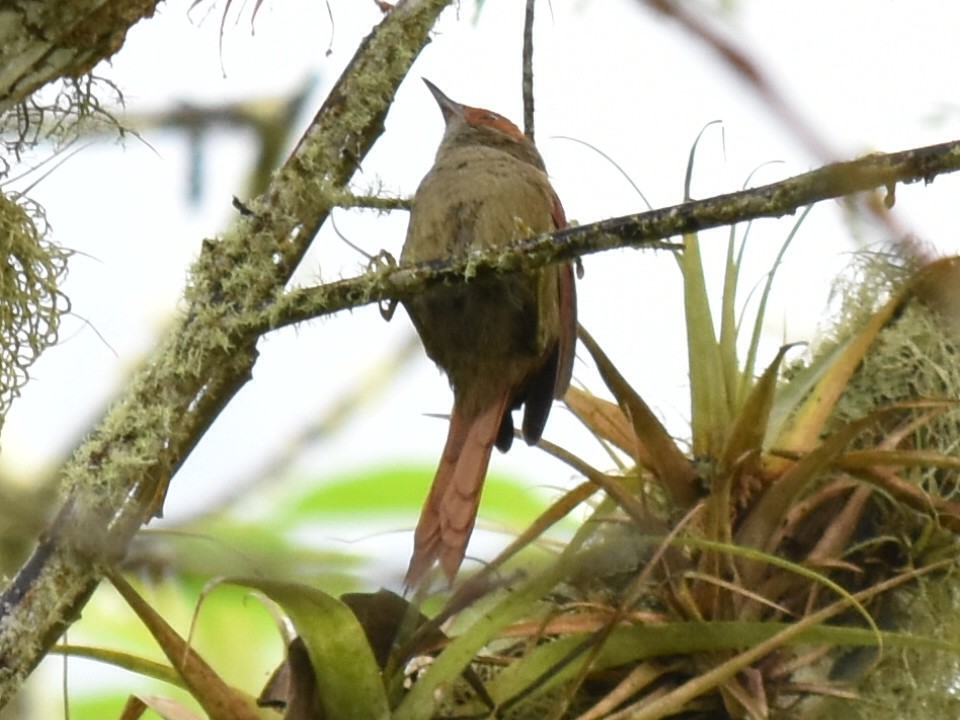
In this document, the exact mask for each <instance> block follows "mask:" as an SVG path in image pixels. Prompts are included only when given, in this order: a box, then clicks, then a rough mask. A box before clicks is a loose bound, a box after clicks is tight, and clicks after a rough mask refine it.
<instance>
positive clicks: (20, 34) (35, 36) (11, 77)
mask: <svg viewBox="0 0 960 720" xmlns="http://www.w3.org/2000/svg"><path fill="white" fill-rule="evenodd" d="M157 3H158V0H106V2H105V1H104V0H12V2H5V3H3V5H2V7H0V113H4V112H7V111H8V110H10V109H11V108H12V107H14V106H15V105H17V104H18V103H20V102H23V101H24V100H26V99H27V98H28V97H30V95H31V94H33V93H34V92H35V91H36V90H38V89H39V88H41V87H43V86H44V85H46V84H47V83H49V82H50V81H52V80H56V79H58V78H78V77H81V76H83V75H86V74H87V73H89V72H90V71H91V70H92V69H93V67H94V66H95V65H96V64H97V63H98V62H100V61H101V60H104V59H106V58H109V57H111V56H112V55H113V54H114V53H115V52H117V50H119V49H120V48H121V47H122V46H123V42H124V39H125V38H126V35H127V31H128V30H129V29H130V28H131V27H132V26H133V25H134V24H136V23H137V22H138V21H140V20H141V19H143V18H148V17H151V16H152V15H153V13H154V10H155V9H156V6H157Z"/></svg>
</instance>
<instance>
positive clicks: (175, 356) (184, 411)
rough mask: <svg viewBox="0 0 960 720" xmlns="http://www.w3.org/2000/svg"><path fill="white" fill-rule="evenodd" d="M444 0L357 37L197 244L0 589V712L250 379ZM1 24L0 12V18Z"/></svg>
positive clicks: (393, 16)
mask: <svg viewBox="0 0 960 720" xmlns="http://www.w3.org/2000/svg"><path fill="white" fill-rule="evenodd" d="M449 2H450V0H408V2H405V3H398V4H397V6H396V8H395V9H394V10H393V11H392V12H390V13H389V14H388V15H387V16H386V17H385V19H384V20H383V22H382V23H381V24H380V25H379V26H378V27H377V28H376V29H375V30H374V31H373V32H372V33H371V34H370V35H369V36H368V37H367V38H366V39H365V40H364V41H363V43H362V44H361V46H360V48H359V49H358V51H357V53H356V55H355V56H354V58H353V60H352V62H351V64H350V65H349V67H348V68H347V69H346V70H345V71H344V74H343V75H342V76H341V78H340V79H339V81H338V82H337V85H336V86H335V87H334V89H333V91H332V92H331V94H330V95H329V97H328V98H327V100H326V102H325V103H324V104H323V107H322V108H321V109H320V111H319V112H318V113H317V115H316V117H315V118H314V121H313V123H312V124H311V126H310V128H309V129H308V131H307V133H306V134H305V135H304V137H303V138H302V140H301V141H300V143H299V145H298V146H297V148H296V150H295V151H294V153H293V155H292V156H291V157H290V158H289V160H288V161H287V162H286V163H285V165H284V166H283V168H281V170H279V171H278V173H277V174H276V176H275V177H274V180H273V182H272V183H271V185H270V188H269V189H268V191H267V192H266V193H265V194H264V196H262V197H261V198H258V199H256V200H254V201H252V202H251V203H250V209H251V210H253V213H254V214H253V215H244V216H242V217H241V218H240V220H239V221H238V222H237V224H236V226H235V227H234V228H232V229H231V230H230V231H229V232H228V233H226V234H225V235H224V237H222V238H220V239H218V240H216V241H206V242H205V243H204V245H203V250H202V252H201V255H200V258H199V260H198V261H197V262H196V263H195V265H194V267H193V268H192V270H191V273H190V279H189V282H188V285H187V288H186V290H185V292H184V302H183V306H184V308H185V310H184V312H183V314H182V315H181V317H180V318H179V319H178V321H177V322H176V323H175V324H174V327H173V328H172V329H171V330H170V332H169V333H168V334H167V336H166V337H165V338H164V339H163V340H162V342H161V343H160V345H159V347H158V348H157V350H156V352H155V353H154V354H153V355H152V357H151V358H150V359H149V360H148V361H147V363H146V364H145V365H144V367H143V368H141V369H140V371H139V372H138V373H137V374H136V376H135V377H134V379H133V380H132V382H131V384H130V386H129V388H128V390H127V391H126V392H125V393H124V395H123V396H122V397H121V398H120V400H119V401H118V402H117V403H116V404H115V405H114V406H113V407H111V408H110V410H109V411H108V413H107V414H106V416H105V417H104V418H103V420H102V421H101V422H100V424H99V425H98V426H97V428H96V429H95V430H94V432H93V433H92V435H91V436H90V438H89V439H88V440H87V441H86V442H85V443H84V444H83V445H82V446H81V447H80V448H79V449H78V451H77V453H76V454H75V456H74V457H73V458H72V459H71V460H70V461H69V462H68V463H67V464H66V465H65V467H64V468H63V478H64V481H65V485H66V487H67V490H68V494H67V497H66V500H65V502H64V505H63V507H62V508H61V510H60V512H59V513H58V515H57V517H56V518H55V520H54V521H53V523H52V524H51V526H50V527H49V528H48V529H47V530H46V531H45V532H44V534H43V537H42V538H41V541H40V543H39V545H38V547H37V549H36V550H35V552H34V554H33V556H32V557H31V558H30V559H29V560H28V561H27V563H26V564H25V565H24V567H23V568H22V569H21V570H20V572H19V573H18V574H17V576H16V577H15V578H14V579H13V580H12V581H11V582H10V584H9V585H8V586H7V587H6V588H5V589H4V591H3V593H2V595H0V706H2V705H3V704H5V703H6V702H7V701H8V700H9V699H10V698H11V696H12V695H13V694H14V693H15V692H16V690H17V689H18V688H19V686H20V684H21V683H22V681H23V679H24V678H25V677H26V675H27V674H28V673H29V672H30V671H31V670H32V669H33V668H34V667H35V666H36V664H37V662H39V660H40V659H41V658H42V657H43V655H44V654H45V653H46V652H47V651H48V650H49V648H50V647H51V645H52V644H53V643H54V642H55V641H56V639H57V638H58V637H59V636H60V634H61V633H62V632H63V630H64V629H65V628H66V627H67V626H68V625H69V624H70V622H72V621H73V619H74V618H76V617H77V615H78V613H79V612H80V610H81V609H82V607H83V605H84V603H85V602H86V600H87V598H88V597H89V596H90V594H91V593H92V592H93V590H94V589H95V588H96V585H97V583H98V582H99V580H100V577H101V575H102V571H101V569H102V567H103V565H104V564H106V563H109V562H111V561H112V560H113V559H115V558H118V557H121V556H122V555H123V553H124V551H125V548H126V546H127V543H128V541H129V539H130V538H131V536H132V535H133V533H135V532H136V531H137V529H138V528H139V527H140V526H141V525H142V523H144V522H146V521H147V520H149V519H150V517H151V516H152V515H153V514H154V513H155V512H157V511H158V510H160V508H161V506H162V501H163V497H164V495H165V492H166V487H167V484H168V483H169V481H170V478H171V476H172V475H173V473H174V472H176V470H177V469H178V467H179V466H180V464H181V463H182V462H183V460H184V459H185V458H186V456H187V455H188V454H189V452H190V451H191V450H192V449H193V447H194V446H195V445H196V443H197V442H198V441H199V439H200V437H201V436H202V435H203V433H204V431H205V430H206V429H207V428H208V427H209V426H210V424H211V423H212V422H213V420H214V419H215V418H216V416H217V415H218V413H219V412H220V410H221V409H222V408H223V407H224V406H225V405H226V404H227V403H228V402H229V401H230V399H231V398H232V397H233V396H234V394H235V393H236V392H237V390H238V389H239V388H240V387H241V386H242V385H243V384H244V383H245V382H246V381H247V379H248V378H249V377H250V373H251V369H252V367H253V364H254V362H255V360H256V355H257V352H256V342H257V339H258V338H259V333H260V332H261V331H262V326H261V325H260V324H258V322H257V320H258V319H259V317H260V313H261V312H262V308H264V307H267V306H269V305H270V304H271V303H272V302H273V300H274V299H275V298H276V297H278V296H280V295H281V294H282V292H283V288H284V285H285V283H286V282H287V280H288V279H289V278H290V275H291V274H292V273H293V271H294V269H295V268H296V265H297V263H298V262H299V260H300V258H301V257H302V256H303V253H304V252H306V249H307V247H308V246H309V244H310V241H311V240H312V238H313V236H314V234H315V232H316V230H317V229H318V228H319V227H320V225H321V224H322V223H323V222H324V220H325V219H326V217H327V216H328V214H329V211H330V208H331V207H332V206H333V202H332V201H331V198H335V197H337V196H338V194H342V191H343V188H344V187H345V185H346V184H347V182H348V181H349V179H350V178H351V177H352V175H353V173H354V171H355V170H356V169H357V167H358V164H359V162H360V161H361V160H362V158H363V157H364V156H365V155H366V153H367V152H368V151H369V149H370V148H371V147H372V145H373V143H374V141H375V140H376V138H377V137H378V136H379V135H380V133H381V132H382V129H383V120H384V117H385V116H386V113H387V110H388V109H389V107H390V103H391V102H392V100H393V97H394V93H395V91H396V88H397V87H398V86H399V84H400V82H401V80H402V79H403V77H404V76H405V75H406V73H407V71H408V70H409V68H410V65H411V64H412V63H413V61H414V59H415V58H416V57H417V55H418V54H419V52H420V50H421V49H422V48H423V46H424V45H425V44H426V42H427V40H428V33H429V30H430V28H431V27H432V26H433V23H434V22H435V20H436V18H437V17H438V15H439V14H440V12H441V11H442V10H443V8H444V7H446V6H447V5H448V4H449ZM0 20H2V18H0Z"/></svg>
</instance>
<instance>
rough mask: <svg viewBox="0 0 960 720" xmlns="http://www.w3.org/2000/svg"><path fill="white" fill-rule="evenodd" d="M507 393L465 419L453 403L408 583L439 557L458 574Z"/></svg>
mask: <svg viewBox="0 0 960 720" xmlns="http://www.w3.org/2000/svg"><path fill="white" fill-rule="evenodd" d="M509 398H510V394H509V393H508V392H505V393H503V395H502V397H501V398H500V399H499V400H498V402H496V403H493V404H492V405H490V406H488V407H486V408H484V409H483V410H482V411H481V412H480V414H479V415H477V417H475V418H473V419H472V420H469V419H465V418H464V417H463V414H462V412H461V410H460V408H459V407H458V406H457V404H456V403H454V407H453V413H452V414H451V416H450V430H449V432H448V433H447V444H446V445H445V446H444V448H443V455H442V456H441V458H440V467H438V468H437V474H436V475H435V476H434V478H433V485H432V486H431V487H430V495H429V497H428V498H427V501H426V503H424V505H423V511H422V512H421V513H420V522H419V523H417V530H416V533H414V536H413V557H411V558H410V566H409V567H408V568H407V576H406V578H405V579H404V585H406V587H407V588H413V587H416V586H417V585H419V584H420V581H421V580H422V579H423V576H424V575H425V574H426V572H427V571H428V570H429V569H430V568H431V567H433V563H434V562H435V561H437V560H439V561H440V568H441V569H442V570H443V573H444V575H446V576H447V578H448V579H449V580H451V581H452V580H453V578H454V576H455V575H456V574H457V570H458V569H459V568H460V563H462V562H463V556H464V554H465V553H466V551H467V542H468V541H469V540H470V534H471V533H472V532H473V524H474V522H475V521H476V519H477V509H478V507H479V506H480V492H481V490H483V481H484V478H485V477H486V474H487V466H488V465H489V464H490V452H491V450H492V449H493V445H494V443H495V442H496V439H497V434H498V432H499V430H500V422H501V420H502V418H503V414H504V413H505V412H506V411H507V403H508V401H509Z"/></svg>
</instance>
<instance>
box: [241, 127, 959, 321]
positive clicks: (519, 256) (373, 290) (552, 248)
mask: <svg viewBox="0 0 960 720" xmlns="http://www.w3.org/2000/svg"><path fill="white" fill-rule="evenodd" d="M957 170H960V141H955V142H949V143H943V144H940V145H930V146H928V147H922V148H915V149H912V150H904V151H902V152H896V153H888V154H881V153H877V154H874V155H868V156H866V157H863V158H860V159H857V160H851V161H848V162H841V163H834V164H832V165H827V166H825V167H822V168H819V169H817V170H812V171H810V172H808V173H804V174H803V175H797V176H795V177H792V178H788V179H786V180H782V181H780V182H776V183H771V184H770V185H764V186H762V187H757V188H751V189H749V190H743V191H741V192H735V193H729V194H727V195H719V196H717V197H712V198H707V199H706V200H696V201H692V202H687V203H683V204H682V205H674V206H672V207H667V208H661V209H658V210H651V211H649V212H643V213H638V214H636V215H626V216H623V217H617V218H611V219H609V220H603V221H601V222H597V223H592V224H590V225H581V226H579V227H570V228H565V229H563V230H558V231H556V232H553V233H547V234H544V235H539V236H537V237H533V238H529V239H527V240H522V241H518V242H517V243H515V244H514V245H512V246H511V247H509V248H506V249H504V248H502V247H501V248H497V249H496V250H495V251H493V252H489V253H476V254H474V255H472V256H471V257H470V258H469V259H468V260H465V261H464V260H458V261H450V262H444V263H435V264H432V265H420V266H416V267H393V266H390V265H382V266H380V267H377V268H375V269H374V270H371V271H370V272H368V273H366V274H365V275H361V276H359V277H354V278H349V279H347V280H341V281H339V282H332V283H327V284H325V285H321V286H318V287H312V288H303V289H299V290H293V291H291V292H289V293H287V294H285V295H283V296H282V297H279V298H278V299H277V300H276V302H275V303H274V304H273V305H272V306H270V307H268V308H264V309H263V310H262V311H261V312H260V313H259V315H260V317H259V319H258V320H257V321H256V322H257V323H258V324H259V325H260V326H261V327H262V329H275V328H280V327H284V326H286V325H292V324H295V323H298V322H302V321H304V320H309V319H311V318H315V317H318V316H321V315H328V314H330V313H334V312H338V311H340V310H346V309H348V308H354V307H358V306H360V305H365V304H368V303H372V302H378V301H381V300H386V299H403V298H407V297H411V296H413V295H415V294H417V293H418V292H420V291H422V290H423V289H424V288H425V287H428V286H429V285H433V284H436V283H443V282H457V281H462V280H463V278H464V277H473V276H476V275H481V274H484V273H491V272H503V271H506V270H515V269H518V268H526V269H532V268H537V267H542V266H544V265H549V264H551V263H556V262H561V261H565V260H571V259H573V258H577V257H582V256H584V255H590V254H592V253H597V252H602V251H604V250H612V249H614V248H621V247H635V248H654V249H656V248H659V249H678V248H679V247H681V246H680V245H676V244H670V243H668V242H665V240H667V239H668V238H671V237H676V236H682V235H684V234H685V233H692V232H697V231H699V230H707V229H710V228H715V227H722V226H728V225H734V224H736V223H741V222H746V221H749V220H755V219H757V218H765V217H782V216H783V215H790V214H793V213H794V212H796V210H797V209H799V208H801V207H804V206H806V205H810V204H812V203H816V202H820V201H823V200H829V199H832V198H838V197H844V196H848V195H853V194H855V193H858V192H865V191H867V190H873V189H875V188H886V191H887V193H888V199H889V200H891V201H892V199H893V192H894V188H895V186H896V185H897V183H912V182H917V181H921V180H922V181H924V182H931V181H932V180H933V179H934V178H935V177H936V176H937V175H940V174H943V173H950V172H955V171H957Z"/></svg>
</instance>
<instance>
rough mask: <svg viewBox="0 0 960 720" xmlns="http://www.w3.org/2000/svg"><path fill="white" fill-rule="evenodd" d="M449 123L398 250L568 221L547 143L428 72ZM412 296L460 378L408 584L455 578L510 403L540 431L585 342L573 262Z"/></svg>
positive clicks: (508, 426)
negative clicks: (547, 164)
mask: <svg viewBox="0 0 960 720" xmlns="http://www.w3.org/2000/svg"><path fill="white" fill-rule="evenodd" d="M424 82H426V83H427V87H428V88H430V92H431V93H433V96H434V97H435V98H436V100H437V102H438V103H439V105H440V110H441V112H442V113H443V118H444V121H445V122H446V131H445V132H444V135H443V140H442V141H441V143H440V149H439V150H438V151H437V157H436V161H435V162H434V165H433V168H431V170H430V172H428V173H427V175H426V177H424V178H423V181H422V182H421V183H420V187H419V188H418V189H417V193H416V195H414V198H413V205H412V207H411V209H410V225H409V227H408V228H407V239H406V241H405V242H404V245H403V252H402V253H401V255H400V259H401V261H403V262H408V263H422V262H429V261H433V260H446V259H451V258H457V257H464V256H466V255H467V254H469V253H470V252H471V251H475V250H488V249H490V248H495V247H498V246H506V245H509V244H510V243H511V242H512V241H515V240H517V239H518V238H520V237H523V236H526V235H529V234H531V233H540V232H549V231H551V230H554V229H556V228H562V227H564V226H566V217H565V216H564V213H563V207H562V206H561V205H560V200H559V199H558V198H557V195H556V193H555V192H554V190H553V188H552V187H551V186H550V181H549V180H548V179H547V174H546V171H545V168H544V164H543V159H542V158H541V157H540V153H539V152H537V149H536V148H535V147H534V145H533V143H532V142H530V140H528V139H527V138H526V137H525V136H524V135H523V133H522V132H520V130H519V128H517V126H516V125H514V124H513V123H511V122H510V121H509V120H507V119H506V118H505V117H503V116H501V115H498V114H497V113H494V112H490V111H489V110H482V109H480V108H473V107H468V106H466V105H461V104H460V103H457V102H454V101H453V100H451V99H450V98H448V97H447V96H446V95H444V94H443V93H442V92H440V90H438V89H437V88H436V87H435V86H434V85H433V84H432V83H430V82H429V81H427V80H424ZM404 306H405V307H406V309H407V312H408V313H409V314H410V317H411V318H412V320H413V324H414V325H415V326H416V328H417V332H418V333H419V334H420V339H421V340H422V341H423V346H424V349H425V350H426V353H427V355H428V356H430V358H431V359H432V360H433V361H434V362H436V363H437V365H438V366H439V367H440V368H441V369H442V370H443V371H444V372H445V373H446V374H447V376H448V378H449V380H450V385H451V386H452V387H453V412H452V413H451V415H450V429H449V432H448V434H447V444H446V446H445V447H444V449H443V456H442V457H441V458H440V466H439V467H438V468H437V474H436V476H435V477H434V479H433V486H432V487H431V488H430V495H429V497H428V498H427V501H426V503H425V504H424V506H423V511H422V513H421V515H420V522H419V524H418V525H417V531H416V534H415V536H414V549H413V557H412V558H411V559H410V567H409V568H408V570H407V576H406V581H405V582H406V585H407V587H414V586H416V585H418V584H419V583H420V581H421V580H422V579H423V577H424V574H425V573H426V572H427V570H429V569H430V568H431V567H432V566H433V563H434V562H435V561H437V560H439V561H440V567H441V568H442V569H443V572H444V573H445V574H446V576H447V578H448V579H450V580H451V581H452V580H453V578H454V576H455V575H456V573H457V570H458V569H459V567H460V564H461V563H462V562H463V556H464V553H465V552H466V548H467V542H468V540H469V539H470V534H471V533H472V532H473V525H474V522H475V521H476V517H477V508H478V506H479V504H480V492H481V490H482V489H483V481H484V478H485V477H486V474H487V466H488V464H489V463H490V452H491V450H492V449H493V446H494V445H496V446H497V447H498V448H499V449H500V450H501V451H504V452H506V451H507V450H508V449H509V448H510V444H511V442H512V441H513V417H512V415H511V412H512V411H513V410H515V409H517V408H519V407H520V406H521V405H525V409H524V415H523V425H522V429H523V438H524V440H525V441H526V442H527V443H528V444H531V445H532V444H534V443H536V442H537V441H538V440H539V439H540V435H541V434H542V433H543V427H544V425H545V424H546V422H547V415H548V414H549V413H550V407H551V405H552V403H553V398H554V397H561V396H562V395H563V393H564V392H566V389H567V386H568V385H569V384H570V374H571V370H572V365H573V351H574V343H575V342H576V327H577V319H576V314H577V311H576V291H575V288H574V280H573V268H572V266H571V265H563V266H553V267H548V268H543V269H540V270H534V271H530V272H516V273H509V274H498V275H495V276H490V277H484V278H480V279H473V280H469V281H467V282H465V283H462V284H457V285H442V286H436V287H433V288H430V289H428V290H427V291H426V292H424V293H421V294H420V295H418V296H416V297H415V298H412V299H410V300H407V301H405V302H404Z"/></svg>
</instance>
